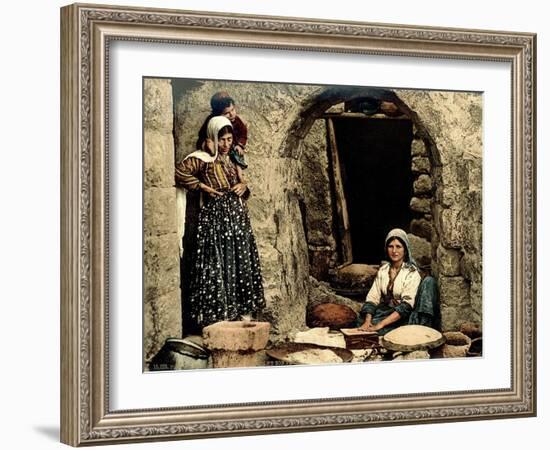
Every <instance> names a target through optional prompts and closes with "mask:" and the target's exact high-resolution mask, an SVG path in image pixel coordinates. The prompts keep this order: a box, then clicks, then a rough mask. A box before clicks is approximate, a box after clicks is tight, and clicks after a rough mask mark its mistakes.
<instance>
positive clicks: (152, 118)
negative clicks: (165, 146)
mask: <svg viewBox="0 0 550 450" xmlns="http://www.w3.org/2000/svg"><path fill="white" fill-rule="evenodd" d="M143 126H144V128H145V129H146V130H147V129H150V130H157V131H161V132H162V131H164V132H166V133H172V129H173V127H174V113H173V107H172V83H171V81H170V80H168V79H151V78H146V79H145V80H144V83H143Z"/></svg>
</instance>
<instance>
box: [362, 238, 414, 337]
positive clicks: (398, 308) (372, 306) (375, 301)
mask: <svg viewBox="0 0 550 450" xmlns="http://www.w3.org/2000/svg"><path fill="white" fill-rule="evenodd" d="M385 248H386V254H387V256H388V259H389V262H388V261H384V262H383V263H382V264H381V265H380V268H379V269H378V273H377V274H376V278H375V280H374V283H373V285H372V287H371V289H370V291H369V293H368V294H367V300H366V303H365V304H364V305H363V308H362V309H361V313H360V316H361V317H364V323H363V324H362V325H361V326H360V327H359V329H360V330H365V331H376V332H378V334H386V333H387V332H388V331H390V330H393V329H394V328H397V327H399V326H401V325H406V324H408V323H409V316H410V315H411V313H412V312H413V309H414V308H415V306H416V305H415V298H416V294H417V290H418V286H419V285H420V281H421V277H420V274H419V272H418V269H417V267H416V264H415V261H414V259H413V257H412V255H411V251H410V245H409V240H408V238H407V233H405V231H403V230H402V229H400V228H395V229H393V230H391V231H390V232H389V233H388V235H387V236H386V240H385Z"/></svg>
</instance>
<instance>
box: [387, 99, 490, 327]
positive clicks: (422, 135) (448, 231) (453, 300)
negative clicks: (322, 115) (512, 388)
mask: <svg viewBox="0 0 550 450" xmlns="http://www.w3.org/2000/svg"><path fill="white" fill-rule="evenodd" d="M396 93H397V95H398V96H399V98H400V99H401V100H402V101H403V102H404V103H405V104H406V105H407V107H408V108H410V110H411V111H412V112H413V113H412V116H413V117H414V120H415V123H416V125H417V134H419V136H417V138H418V139H420V140H422V142H423V143H424V144H425V145H424V146H425V147H427V148H426V152H425V153H427V155H426V157H427V159H428V163H429V164H430V165H431V167H432V177H431V178H432V183H433V184H434V187H435V191H434V194H433V195H434V198H433V201H432V202H431V205H430V213H429V214H428V216H427V217H433V219H432V227H431V246H432V258H433V259H432V270H433V272H434V275H435V276H436V278H437V280H438V283H439V287H440V294H441V309H442V321H443V327H444V329H445V330H452V329H457V327H458V325H459V324H460V323H462V322H464V321H465V320H470V321H472V322H475V323H477V324H481V323H482V251H483V249H482V234H481V233H482V198H481V194H482V153H483V133H482V131H483V130H482V96H481V95H480V94H473V93H472V94H469V93H463V92H462V93H458V92H422V91H405V90H400V91H396ZM418 145H419V147H420V148H421V149H422V147H423V146H422V145H421V144H418ZM428 223H429V222H428V221H427V220H426V221H421V222H418V223H415V224H411V225H412V230H413V231H415V232H418V233H424V231H421V230H422V229H423V228H425V229H426V232H427V230H428Z"/></svg>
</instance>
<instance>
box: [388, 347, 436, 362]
mask: <svg viewBox="0 0 550 450" xmlns="http://www.w3.org/2000/svg"><path fill="white" fill-rule="evenodd" d="M393 359H394V360H395V361H413V360H415V359H430V353H429V352H427V351H426V350H416V351H414V352H398V353H395V354H394V356H393Z"/></svg>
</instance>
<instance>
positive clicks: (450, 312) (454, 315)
mask: <svg viewBox="0 0 550 450" xmlns="http://www.w3.org/2000/svg"><path fill="white" fill-rule="evenodd" d="M472 318H473V313H472V311H471V309H470V308H465V307H459V306H446V305H441V330H442V331H456V330H458V329H459V327H460V324H461V323H463V322H464V321H465V320H471V319H472Z"/></svg>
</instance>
